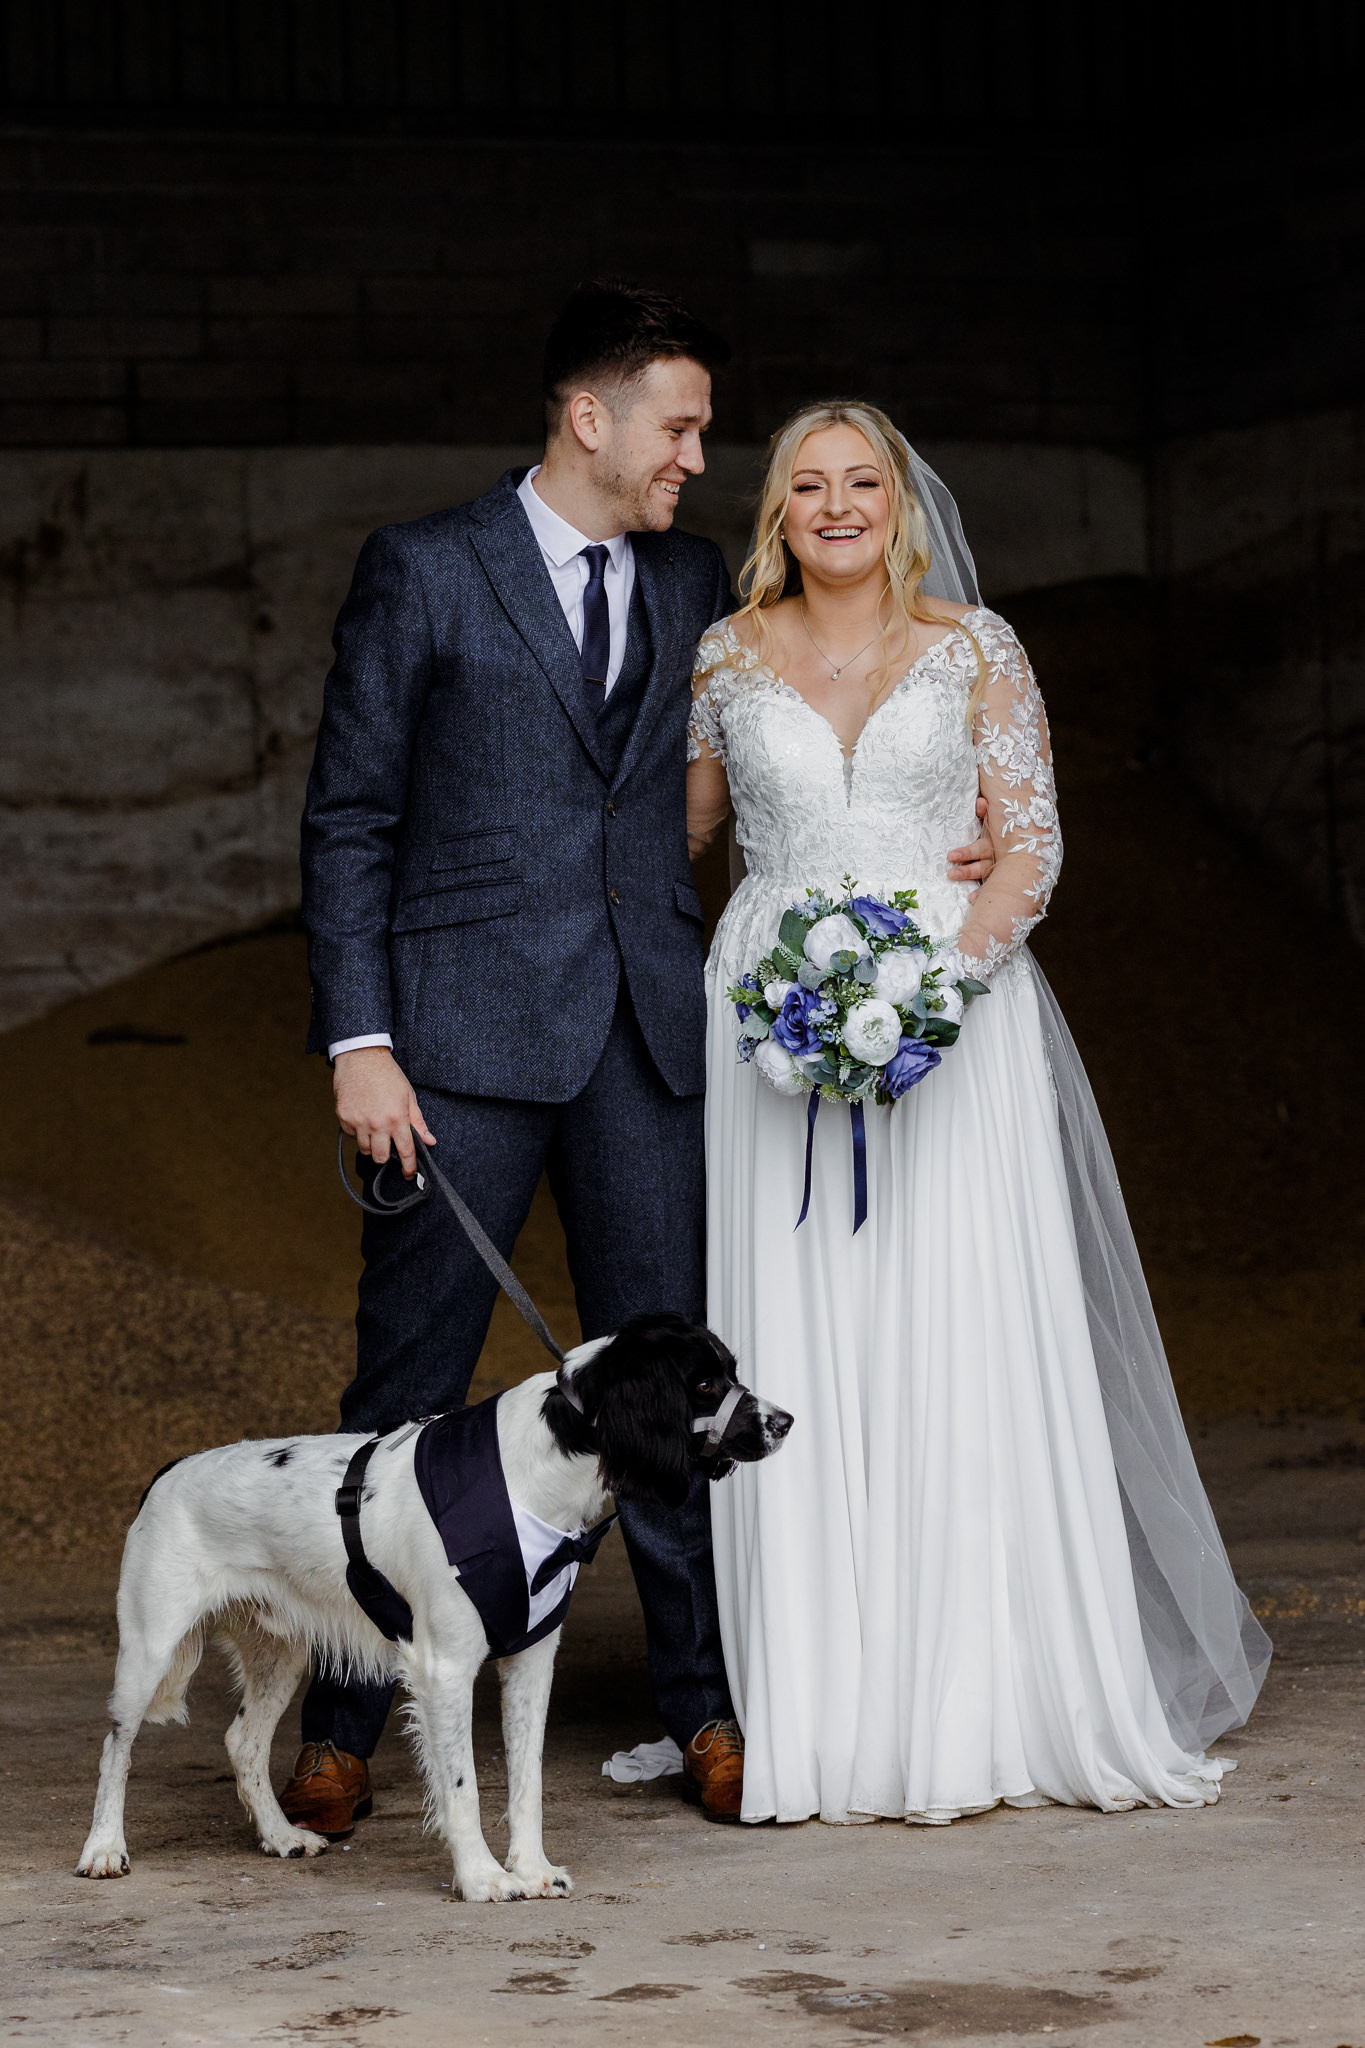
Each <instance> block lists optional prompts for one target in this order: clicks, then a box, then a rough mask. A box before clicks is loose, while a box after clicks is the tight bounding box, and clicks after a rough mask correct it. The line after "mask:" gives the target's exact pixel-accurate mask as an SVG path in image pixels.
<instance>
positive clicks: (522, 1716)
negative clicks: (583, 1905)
mask: <svg viewBox="0 0 1365 2048" xmlns="http://www.w3.org/2000/svg"><path fill="white" fill-rule="evenodd" d="M558 1647H559V1630H558V1629H556V1630H555V1631H554V1634H553V1635H548V1636H546V1637H545V1638H544V1640H543V1641H541V1642H539V1643H533V1644H532V1645H531V1648H530V1649H529V1650H523V1651H522V1652H521V1654H520V1655H519V1656H516V1657H507V1658H504V1660H503V1661H502V1663H501V1664H500V1665H499V1666H498V1670H499V1672H500V1674H501V1677H502V1740H503V1748H504V1749H505V1751H506V1752H507V1817H508V1820H509V1822H510V1824H511V1836H512V1838H511V1842H510V1844H509V1847H508V1852H507V1868H508V1869H509V1870H510V1871H511V1872H512V1874H513V1876H514V1877H516V1878H518V1879H519V1880H520V1881H521V1882H522V1883H523V1884H524V1885H525V1886H526V1890H527V1893H528V1895H529V1896H530V1897H532V1898H537V1899H561V1898H563V1897H564V1896H565V1894H566V1893H568V1892H571V1891H572V1890H573V1879H572V1878H571V1877H570V1876H569V1873H568V1871H567V1870H563V1869H561V1868H560V1867H559V1865H558V1864H554V1863H547V1862H546V1860H545V1848H544V1844H543V1842H542V1840H541V1804H542V1788H541V1757H542V1753H543V1751H544V1747H545V1714H546V1710H547V1708H548V1707H549V1704H550V1680H551V1678H552V1676H553V1674H554V1664H555V1651H556V1650H557V1649H558Z"/></svg>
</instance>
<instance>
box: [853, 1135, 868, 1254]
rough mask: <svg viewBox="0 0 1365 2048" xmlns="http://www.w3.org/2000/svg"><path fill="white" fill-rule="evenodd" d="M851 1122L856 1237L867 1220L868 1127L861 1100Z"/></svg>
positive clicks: (854, 1230) (854, 1231)
mask: <svg viewBox="0 0 1365 2048" xmlns="http://www.w3.org/2000/svg"><path fill="white" fill-rule="evenodd" d="M849 1122H850V1128H851V1130H852V1133H853V1235H854V1236H855V1237H856V1236H857V1235H858V1232H859V1231H860V1230H861V1229H862V1227H863V1225H864V1224H865V1223H866V1221H867V1128H866V1126H865V1124H864V1122H863V1105H862V1104H861V1102H855V1103H854V1104H853V1107H852V1109H851V1110H850V1112H849Z"/></svg>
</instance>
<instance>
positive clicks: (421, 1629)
mask: <svg viewBox="0 0 1365 2048" xmlns="http://www.w3.org/2000/svg"><path fill="white" fill-rule="evenodd" d="M463 1412H464V1413H467V1414H469V1415H474V1414H476V1413H477V1412H478V1411H474V1410H468V1411H463ZM495 1416H496V1433H495V1438H494V1437H493V1436H492V1435H490V1439H489V1440H490V1445H491V1446H492V1447H493V1451H494V1462H496V1459H497V1457H499V1456H500V1459H501V1474H500V1480H499V1484H501V1483H502V1482H503V1481H505V1496H506V1497H507V1498H510V1502H511V1503H512V1506H513V1510H514V1512H515V1511H517V1510H520V1511H522V1513H523V1515H529V1517H530V1518H531V1521H532V1523H533V1524H538V1525H539V1526H540V1528H541V1529H543V1530H544V1531H545V1533H546V1535H547V1536H548V1537H550V1538H553V1537H554V1536H555V1535H556V1534H563V1535H564V1536H565V1537H566V1538H572V1536H573V1535H574V1533H575V1532H578V1531H582V1530H585V1529H589V1528H590V1527H591V1526H592V1525H594V1524H596V1523H598V1522H599V1521H600V1519H601V1518H602V1517H603V1515H604V1514H605V1513H606V1511H607V1507H608V1503H609V1496H610V1495H612V1494H616V1495H619V1496H621V1497H622V1498H625V1499H650V1498H653V1499H656V1500H659V1501H662V1502H664V1503H666V1504H668V1505H673V1506H676V1505H677V1504H678V1503H679V1502H681V1501H682V1499H683V1498H684V1497H685V1495H686V1492H687V1488H688V1484H689V1481H690V1478H691V1475H692V1473H693V1471H694V1470H695V1469H696V1463H697V1460H698V1459H702V1460H704V1461H705V1467H704V1468H705V1469H707V1470H708V1471H709V1472H710V1476H711V1477H712V1478H719V1477H723V1476H724V1475H725V1474H726V1473H728V1472H730V1471H731V1470H733V1466H734V1463H735V1462H736V1461H739V1460H743V1461H745V1462H750V1461H753V1460H757V1459H760V1458H766V1457H767V1456H768V1455H769V1454H770V1453H771V1452H772V1451H774V1450H776V1449H777V1447H778V1445H779V1444H780V1443H781V1441H782V1439H783V1437H785V1435H786V1434H787V1431H788V1430H789V1429H790V1427H791V1420H792V1418H791V1417H790V1416H789V1415H788V1414H786V1413H785V1411H784V1410H782V1409H780V1408H776V1407H774V1406H773V1405H772V1404H771V1403H770V1402H767V1401H762V1400H760V1399H758V1398H757V1396H755V1395H753V1394H751V1393H749V1392H748V1391H747V1390H746V1389H745V1388H743V1387H741V1386H740V1385H739V1383H738V1381H737V1379H736V1377H735V1363H734V1360H733V1358H732V1357H731V1355H730V1353H729V1352H728V1351H727V1350H726V1348H725V1346H724V1345H723V1344H722V1343H721V1342H720V1340H719V1338H717V1337H715V1336H714V1335H713V1334H712V1333H711V1332H710V1331H708V1330H705V1329H702V1328H700V1327H698V1326H697V1325H694V1324H690V1323H687V1322H685V1321H684V1320H683V1319H682V1318H681V1317H678V1316H669V1315H658V1316H640V1317H637V1318H636V1319H635V1320H634V1321H633V1322H631V1323H629V1324H627V1325H626V1326H625V1327H624V1328H623V1329H622V1330H621V1331H620V1332H619V1334H618V1335H616V1336H615V1337H609V1338H598V1339H595V1340H594V1341H593V1342H592V1343H589V1344H583V1345H580V1346H579V1347H578V1349H577V1350H576V1351H573V1352H571V1353H570V1354H569V1356H568V1358H567V1359H566V1361H565V1363H564V1366H563V1367H562V1368H561V1370H560V1371H559V1372H558V1373H540V1374H537V1375H536V1377H535V1378H533V1379H529V1380H526V1381H523V1383H522V1384H521V1385H520V1386H518V1387H514V1388H512V1389H511V1390H510V1391H509V1392H508V1393H505V1394H503V1395H501V1396H500V1397H499V1398H498V1401H497V1406H496V1411H495ZM490 1429H491V1424H490ZM421 1440H422V1439H421V1437H420V1436H419V1434H418V1431H417V1428H416V1427H415V1426H414V1425H409V1426H407V1427H405V1428H404V1429H401V1430H397V1431H394V1432H392V1433H391V1434H390V1435H389V1436H387V1437H384V1438H382V1439H381V1440H380V1441H379V1443H378V1445H377V1447H376V1449H375V1452H374V1455H373V1458H372V1460H371V1462H370V1464H369V1466H368V1469H367V1470H366V1472H365V1474H364V1479H363V1487H362V1488H361V1489H360V1495H359V1497H360V1498H361V1499H362V1500H363V1531H364V1535H363V1549H364V1553H365V1556H366V1557H367V1558H368V1561H369V1564H370V1565H371V1566H372V1567H374V1568H375V1570H376V1571H377V1573H379V1574H382V1575H383V1579H384V1580H387V1581H388V1582H389V1590H390V1591H391V1592H392V1593H393V1594H394V1595H395V1596H397V1599H398V1604H399V1606H400V1607H401V1605H402V1603H403V1602H406V1603H407V1607H408V1608H409V1609H410V1610H411V1639H410V1640H408V1639H406V1638H405V1637H404V1636H403V1634H402V1633H401V1631H400V1635H399V1640H397V1641H396V1642H390V1641H388V1640H386V1637H385V1635H384V1634H382V1633H381V1632H380V1629H379V1628H377V1627H376V1626H375V1624H374V1622H373V1621H371V1620H370V1619H368V1618H367V1615H366V1613H365V1612H363V1611H362V1609H361V1607H360V1605H359V1604H358V1602H357V1600H356V1598H355V1597H353V1595H352V1592H351V1590H350V1588H349V1587H348V1583H347V1552H346V1548H345V1547H344V1544H343V1534H342V1525H341V1522H340V1520H339V1515H338V1511H337V1510H336V1509H334V1496H335V1494H336V1492H337V1489H338V1487H339V1486H340V1485H341V1482H342V1480H343V1478H344V1476H345V1474H346V1470H347V1467H348V1465H349V1464H350V1462H351V1460H352V1458H353V1456H354V1455H355V1453H356V1452H357V1451H358V1450H359V1449H360V1447H361V1446H362V1445H363V1444H364V1443H365V1442H366V1439H365V1438H363V1437H356V1436H314V1437H302V1438H293V1439H277V1440H274V1441H269V1442H260V1441H255V1442H247V1443H238V1444H227V1445H225V1446H223V1447H222V1448H221V1449H218V1450H211V1451H200V1452H199V1453H197V1454H196V1455H195V1456H193V1457H189V1458H185V1459H182V1460H181V1462H180V1463H178V1464H176V1465H174V1466H172V1467H170V1468H168V1469H167V1470H166V1471H165V1472H164V1473H163V1474H161V1475H160V1476H158V1478H157V1479H156V1480H155V1481H154V1482H153V1484H152V1486H151V1487H150V1488H149V1489H148V1492H147V1494H146V1495H145V1497H144V1500H143V1503H142V1506H141V1508H140V1509H139V1511H138V1515H137V1519H136V1520H135V1521H134V1523H133V1525H132V1527H131V1528H130V1530H129V1531H128V1539H127V1542H126V1544H125V1547H124V1553H123V1569H122V1574H121V1576H120V1579H119V1591H118V1621H119V1653H118V1666H117V1670H116V1673H115V1678H114V1690H113V1693H112V1694H111V1696H110V1701H109V1711H110V1715H111V1718H112V1721H113V1726H112V1728H111V1730H110V1732H109V1734H108V1736H107V1737H106V1739H105V1744H104V1753H103V1761H102V1763H101V1765H100V1781H99V1790H98V1793H97V1795H96V1798H95V1812H94V1818H93V1820H92V1822H91V1827H90V1834H89V1838H88V1839H87V1841H86V1844H85V1847H84V1849H83V1850H82V1852H81V1859H80V1862H79V1863H78V1865H77V1866H76V1867H77V1871H78V1873H79V1874H80V1875H81V1876H84V1877H122V1876H123V1875H125V1874H126V1872H127V1870H128V1867H129V1864H128V1851H127V1846H126V1844H125V1842H124V1836H123V1806H124V1792H125V1787H126V1784H127V1779H128V1766H129V1760H130V1757H131V1753H132V1747H133V1741H134V1738H135V1737H136V1735H137V1732H138V1729H139V1728H140V1726H141V1724H142V1722H143V1721H144V1720H145V1721H152V1722H165V1721H181V1722H183V1721H185V1720H187V1719H188V1711H187V1707H186V1695H187V1693H188V1690H189V1685H190V1680H191V1679H192V1678H193V1676H194V1673H195V1670H196V1668H197V1666H198V1664H199V1660H200V1658H201V1656H202V1655H203V1650H204V1645H205V1642H206V1641H207V1640H208V1638H209V1637H210V1636H214V1635H216V1636H217V1637H218V1638H219V1639H220V1641H221V1642H222V1643H223V1645H224V1647H225V1649H226V1650H227V1652H228V1655H229V1656H230V1658H231V1660H232V1662H233V1665H234V1667H235V1672H236V1677H237V1680H238V1683H239V1685H240V1689H241V1705H240V1706H239V1707H238V1709H237V1713H236V1716H235V1718H234V1719H233V1721H232V1722H231V1724H230V1726H229V1728H228V1730H227V1735H226V1742H227V1750H228V1755H229V1757H230V1758H231V1760H232V1766H233V1769H234V1771H235V1772H236V1776H237V1794H238V1797H239V1798H240V1800H241V1802H242V1804H243V1806H244V1807H245V1808H246V1809H247V1812H248V1813H249V1814H250V1816H251V1818H252V1821H253V1822H254V1823H255V1826H256V1830H257V1832H258V1834H259V1836H260V1843H261V1849H262V1851H263V1853H264V1854H266V1855H267V1856H318V1855H321V1853H322V1851H323V1850H324V1849H325V1848H326V1847H327V1842H326V1840H325V1839H324V1837H323V1836H321V1835H318V1834H314V1833H312V1832H310V1831H309V1830H307V1829H304V1828H296V1827H294V1826H292V1825H291V1824H290V1822H289V1821H288V1820H286V1818H285V1816H284V1814H283V1812H282V1811H281V1809H280V1805H279V1802H278V1800H277V1799H276V1797H275V1794H274V1792H273V1790H272V1789H271V1784H270V1776H269V1763H270V1743H271V1737H272V1736H273V1734H274V1731H275V1726H276V1723H277V1722H278V1720H279V1718H280V1715H281V1714H282V1713H283V1711H284V1709H285V1707H286V1706H287V1705H288V1703H289V1701H290V1699H291V1698H292V1697H293V1693H294V1689H295V1687H296V1685H297V1684H298V1681H299V1678H300V1677H301V1675H302V1673H303V1671H304V1668H305V1666H306V1665H307V1663H308V1662H309V1660H310V1658H312V1659H318V1660H322V1661H325V1662H327V1663H329V1664H331V1665H332V1666H333V1667H334V1668H337V1669H339V1670H343V1671H346V1672H348V1673H353V1674H356V1675H358V1676H366V1677H371V1678H381V1677H383V1678H388V1677H393V1678H397V1679H400V1680H401V1681H402V1683H403V1684H404V1685H405V1686H406V1688H407V1691H408V1695H409V1718H410V1721H411V1725H412V1729H413V1732H414V1734H415V1737H416V1743H417V1752H418V1757H419V1760H420V1762H421V1766H422V1771H423V1774H424V1776H425V1779H426V1785H427V1802H428V1810H429V1814H430V1817H431V1820H432V1822H433V1824H434V1825H435V1826H436V1827H437V1828H438V1829H439V1831H440V1833H441V1834H442V1835H443V1836H444V1838H445V1841H446V1843H447V1845H448V1847H449V1849H450V1851H451V1854H452V1856H453V1858H454V1884H455V1889H456V1890H457V1891H458V1892H460V1893H461V1894H463V1896H464V1897H465V1898H466V1899H528V1898H551V1897H556V1896H562V1895H563V1894H564V1893H566V1892H569V1891H570V1890H572V1881H571V1879H570V1877H569V1873H568V1871H567V1870H563V1869H561V1868H560V1867H559V1866H558V1865H556V1864H552V1863H549V1862H547V1860H546V1856H545V1850H544V1847H543V1846H542V1842H541V1749H542V1745H543V1741H544V1733H545V1715H546V1709H547V1707H548V1704H549V1697H550V1679H551V1673H552V1670H553V1666H554V1657H555V1649H556V1646H557V1644H558V1641H559V1629H558V1627H557V1626H555V1627H553V1628H552V1630H551V1632H550V1633H549V1634H546V1635H543V1636H542V1637H541V1638H540V1639H539V1640H535V1641H533V1642H532V1643H531V1644H530V1646H529V1647H527V1648H525V1649H522V1650H520V1651H519V1652H518V1653H516V1654H511V1655H507V1656H504V1657H501V1658H500V1671H501V1677H502V1717H503V1735H504V1746H505V1750H506V1755H507V1776H508V1818H509V1822H510V1830H511V1841H510V1848H509V1853H508V1857H507V1863H506V1867H505V1868H504V1867H501V1866H500V1865H499V1864H498V1863H497V1862H496V1861H495V1859H494V1857H493V1855H492V1853H491V1852H490V1850H489V1848H488V1846H487V1844H486V1843H485V1841H484V1838H483V1831H482V1827H481V1825H480V1820H479V1795H478V1786H477V1783H476V1780H475V1774H474V1750H473V1741H472V1717H473V1694H474V1680H475V1677H476V1675H477V1673H478V1670H479V1667H480V1665H481V1664H482V1663H483V1662H484V1660H485V1658H486V1657H487V1656H488V1655H489V1654H490V1641H489V1631H488V1629H486V1627H485V1622H484V1619H483V1618H482V1616H481V1611H480V1609H479V1607H477V1606H476V1605H475V1604H474V1601H473V1599H472V1598H471V1597H470V1595H469V1594H468V1593H466V1591H465V1590H464V1589H463V1588H462V1586H461V1582H460V1576H459V1574H458V1573H457V1571H455V1570H453V1569H452V1567H451V1563H450V1558H449V1552H448V1546H447V1544H446V1543H445V1542H444V1541H443V1538H442V1534H441V1531H440V1529H439V1528H438V1525H437V1522H436V1521H435V1520H434V1519H433V1510H432V1508H431V1499H430V1494H429V1491H426V1490H425V1489H424V1488H423V1486H422V1485H419V1474H418V1472H417V1471H416V1470H415V1469H414V1461H415V1451H416V1446H417V1445H418V1444H419V1443H420V1442H421ZM566 1547H568V1548H571V1547H572V1546H571V1544H568V1545H565V1544H562V1545H561V1549H564V1548H566ZM556 1555H557V1553H556ZM550 1562H553V1560H551V1561H550ZM547 1568H548V1565H547ZM564 1570H565V1573H566V1574H567V1577H566V1579H565V1581H564V1586H565V1591H564V1598H565V1600H567V1588H568V1587H569V1586H571V1585H572V1577H573V1568H571V1567H569V1566H566V1567H565V1568H564ZM522 1571H523V1563H522V1558H521V1557H518V1559H517V1575H518V1577H519V1578H520V1575H521V1574H522ZM528 1579H529V1572H528V1573H527V1575H526V1578H520V1583H521V1584H522V1585H523V1586H525V1585H526V1583H527V1580H528ZM472 1583H473V1582H472V1580H471V1584H472ZM525 1611H526V1610H525V1608H523V1614H524V1613H525ZM494 1654H496V1649H495V1651H494Z"/></svg>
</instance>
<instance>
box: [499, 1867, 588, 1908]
mask: <svg viewBox="0 0 1365 2048" xmlns="http://www.w3.org/2000/svg"><path fill="white" fill-rule="evenodd" d="M509 1868H510V1869H511V1875H512V1876H513V1877H514V1878H515V1879H516V1881H517V1883H518V1884H520V1885H524V1886H525V1887H526V1897H527V1898H528V1899H567V1898H568V1896H569V1894H570V1892H571V1891H572V1890H573V1879H572V1878H571V1877H570V1875H569V1873H568V1871H567V1870H565V1869H564V1868H563V1867H562V1865H560V1864H558V1863H537V1864H536V1865H535V1866H534V1868H532V1867H531V1866H529V1865H528V1866H526V1867H525V1868H517V1867H515V1866H509Z"/></svg>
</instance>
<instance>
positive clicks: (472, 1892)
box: [404, 1636, 526, 1902]
mask: <svg viewBox="0 0 1365 2048" xmlns="http://www.w3.org/2000/svg"><path fill="white" fill-rule="evenodd" d="M483 1650H484V1645H483V1641H482V1637H481V1636H480V1639H479V1641H478V1642H477V1644H475V1643H474V1642H473V1641H471V1643H470V1646H469V1651H468V1654H467V1655H461V1654H460V1653H459V1652H458V1651H456V1653H455V1654H453V1655H449V1656H439V1657H438V1656H435V1655H433V1654H431V1652H430V1651H429V1650H428V1651H427V1653H426V1654H422V1653H420V1652H417V1651H415V1650H414V1651H410V1652H409V1653H408V1655H407V1657H406V1659H405V1660H404V1661H405V1663H406V1667H407V1672H406V1675H407V1681H408V1686H409V1689H410V1691H411V1693H412V1726H413V1732H414V1734H415V1735H416V1738H417V1753H418V1757H419V1759H420V1761H421V1765H422V1771H423V1774H424V1775H425V1777H426V1781H427V1787H428V1792H429V1797H430V1803H431V1812H432V1817H433V1818H434V1820H435V1822H436V1825H437V1827H438V1828H439V1829H440V1831H441V1835H442V1837H443V1839H444V1841H445V1844H446V1847H447V1848H448V1849H449V1850H450V1853H451V1857H452V1859H453V1861H454V1865H455V1890H456V1891H457V1892H459V1893H460V1895H461V1897H462V1898H465V1899H469V1900H470V1901H471V1902H479V1901H482V1900H488V1899H524V1898H525V1897H526V1887H525V1885H523V1884H521V1883H520V1882H519V1881H518V1880H517V1879H516V1878H515V1877H511V1876H509V1875H508V1873H507V1871H505V1870H504V1869H503V1868H502V1865H501V1864H500V1863H499V1862H498V1861H497V1859H496V1857H495V1856H494V1855H493V1852H492V1850H491V1849H490V1848H489V1846H488V1844H487V1842H485V1840H484V1838H483V1828H482V1826H481V1824H480V1820H479V1786H478V1780H477V1778H476V1777H475V1775H474V1680H475V1678H476V1677H477V1676H478V1672H479V1666H480V1664H481V1663H482V1661H483Z"/></svg>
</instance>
